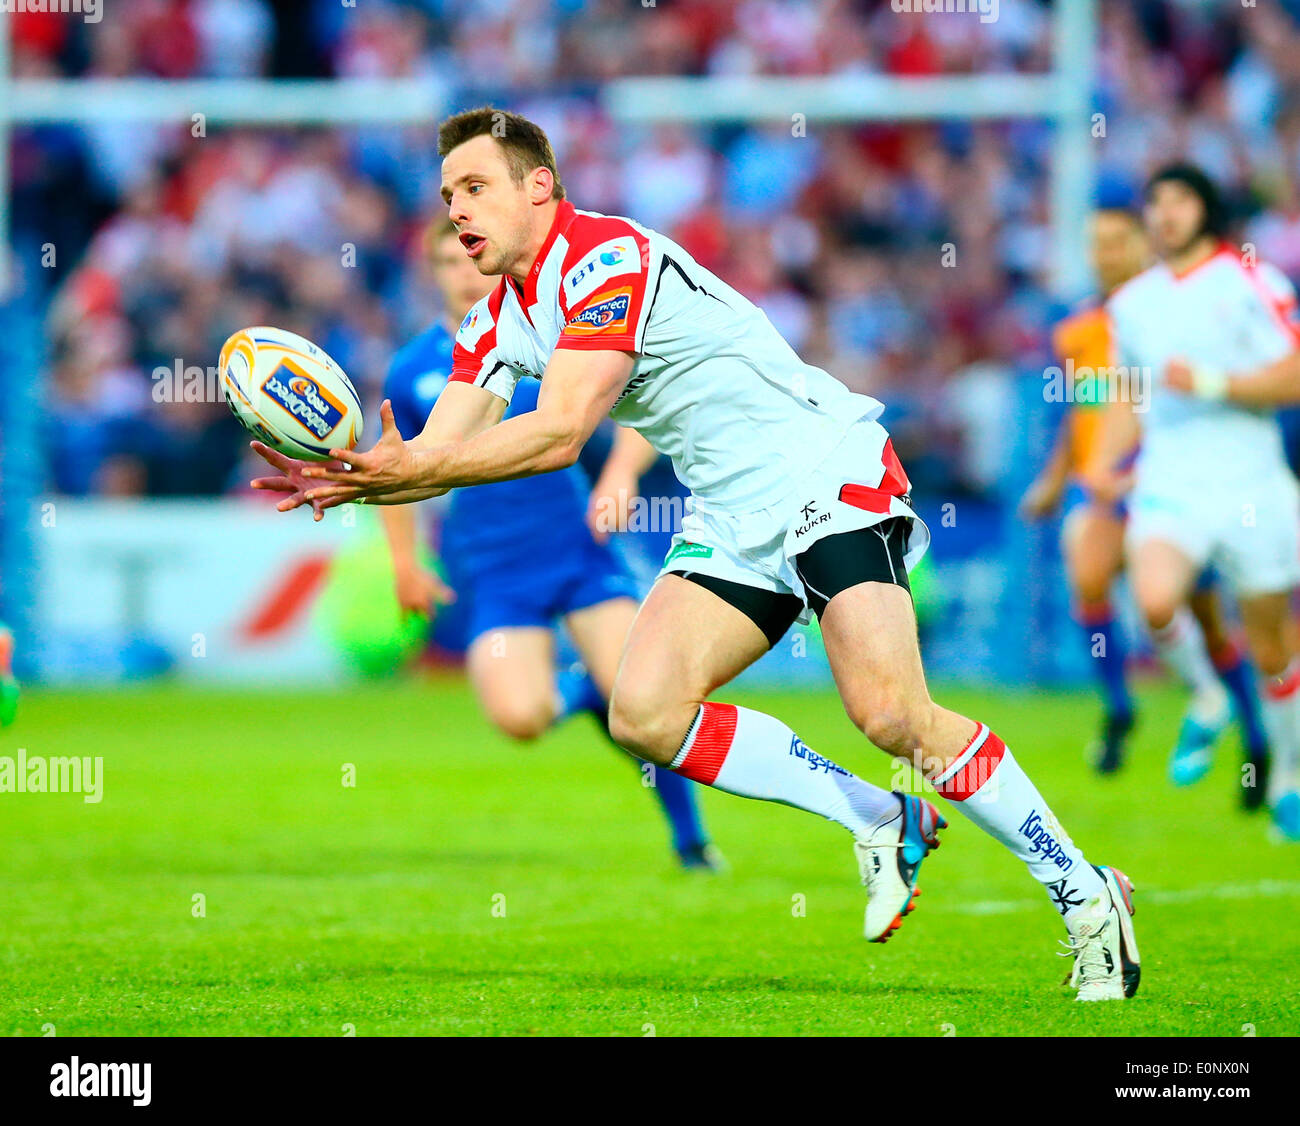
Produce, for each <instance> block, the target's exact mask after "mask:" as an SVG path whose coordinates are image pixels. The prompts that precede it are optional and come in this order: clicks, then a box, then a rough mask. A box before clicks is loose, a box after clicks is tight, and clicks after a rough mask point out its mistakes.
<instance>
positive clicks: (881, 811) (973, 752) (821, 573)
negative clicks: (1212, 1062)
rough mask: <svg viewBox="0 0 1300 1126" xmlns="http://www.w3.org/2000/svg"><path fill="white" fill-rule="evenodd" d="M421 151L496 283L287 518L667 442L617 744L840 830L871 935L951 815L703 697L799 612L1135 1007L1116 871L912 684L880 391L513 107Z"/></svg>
mask: <svg viewBox="0 0 1300 1126" xmlns="http://www.w3.org/2000/svg"><path fill="white" fill-rule="evenodd" d="M438 151H439V153H440V154H442V156H443V158H444V159H443V165H442V195H443V199H444V200H445V201H446V202H447V204H448V207H449V209H450V215H451V219H452V221H453V222H454V223H455V224H456V226H457V228H458V230H459V231H460V239H461V243H462V245H463V246H464V247H465V249H466V252H467V253H468V255H469V256H470V258H472V259H473V260H474V261H475V262H476V263H477V265H478V268H479V270H481V271H482V272H483V273H485V274H500V275H503V276H502V280H501V283H500V285H499V286H498V287H497V289H496V290H495V291H494V292H493V293H492V294H491V295H490V296H489V297H488V298H487V299H486V300H485V301H481V302H479V304H478V305H476V306H475V307H474V309H473V310H472V311H471V312H470V314H469V316H467V317H466V318H465V320H464V321H463V322H462V323H461V327H460V332H459V333H458V334H457V339H456V353H455V362H454V366H453V369H452V376H451V383H450V384H449V386H448V387H447V389H446V391H444V392H443V394H442V395H441V397H440V398H439V400H438V404H437V406H436V408H435V409H434V410H433V411H432V412H431V414H430V416H429V420H428V423H427V424H426V426H425V428H424V431H423V432H422V433H421V434H419V435H418V436H413V437H412V440H411V441H410V442H409V443H408V442H404V441H403V439H402V436H401V434H400V433H399V432H398V430H397V428H396V426H395V425H394V423H393V415H392V411H391V409H389V408H388V407H387V406H384V407H382V408H381V414H382V416H383V421H384V434H383V437H382V438H381V439H380V441H379V443H378V444H377V445H376V446H375V448H374V449H373V450H369V451H360V452H358V451H350V452H346V453H345V452H344V451H338V452H336V453H335V456H336V457H337V458H341V457H343V456H346V458H347V464H346V465H345V464H343V463H342V462H341V461H336V462H335V463H333V464H327V465H320V464H313V465H308V464H306V463H295V464H293V465H290V466H282V467H281V474H280V475H279V476H275V477H266V478H261V479H259V481H258V482H257V483H256V486H257V487H258V488H267V489H274V490H277V491H281V492H284V493H286V494H291V495H288V496H286V498H285V499H284V500H282V501H281V502H280V505H279V507H280V508H281V509H282V510H284V511H288V510H290V509H293V508H296V507H298V506H299V505H301V504H307V503H315V504H317V505H319V506H321V507H322V508H324V507H332V506H334V505H337V504H345V503H348V502H356V501H363V502H366V501H375V502H378V503H389V504H392V503H406V502H409V501H414V500H422V499H424V498H426V497H429V496H434V495H438V494H441V493H443V492H445V491H447V490H448V489H449V488H454V487H459V486H464V485H472V484H478V483H482V482H485V481H496V480H503V479H510V478H514V477H520V476H527V475H531V474H536V473H543V472H546V471H548V470H552V469H555V468H557V467H561V466H564V465H569V464H572V462H573V461H574V460H575V459H576V458H577V456H578V453H579V452H580V451H581V449H582V446H583V444H584V443H585V442H586V441H587V439H588V438H589V437H590V435H591V434H592V432H593V431H594V430H595V428H596V426H597V425H598V424H599V422H600V420H601V419H602V418H603V417H604V416H605V415H606V414H607V413H609V412H610V411H611V409H612V411H613V414H614V418H615V420H616V421H618V422H620V423H622V424H623V425H626V426H631V427H633V428H634V429H636V430H639V431H640V432H641V433H642V434H643V435H644V436H645V437H646V438H647V439H648V440H649V441H650V444H651V445H652V446H654V447H655V448H656V449H658V450H660V451H661V452H664V453H667V454H669V455H670V456H671V457H672V459H673V462H674V467H675V468H676V470H677V474H678V476H679V477H680V478H681V480H682V482H683V484H685V485H686V486H687V487H688V488H690V490H691V492H692V494H693V496H692V498H691V503H690V506H689V509H688V513H687V516H686V519H685V520H684V521H683V526H682V531H681V533H679V535H678V536H677V537H676V540H675V543H674V546H673V548H672V549H671V550H670V551H669V553H668V556H667V559H666V560H665V563H664V569H663V572H662V573H661V575H660V577H659V579H658V581H657V582H656V583H655V586H654V588H653V589H652V590H651V592H650V595H649V597H648V598H647V599H646V601H645V602H644V603H643V604H642V607H641V610H640V612H639V613H638V615H637V618H636V621H635V623H634V624H633V626H632V631H631V634H630V635H629V637H628V640H627V645H626V647H625V649H624V652H623V659H622V663H621V664H620V667H619V674H618V679H617V681H616V683H615V686H614V694H613V699H612V700H611V703H610V715H609V720H610V728H611V731H612V733H613V735H614V737H615V739H616V740H617V741H618V742H619V743H620V744H622V745H623V746H624V747H626V748H627V749H629V750H631V751H632V752H633V753H635V754H637V755H638V756H640V757H641V758H644V759H647V760H650V761H652V762H656V763H659V764H661V765H663V766H667V767H669V768H670V769H672V770H675V771H678V772H679V773H681V774H683V775H685V776H686V777H688V778H692V779H694V780H696V781H698V782H702V783H704V784H705V785H710V786H714V787H716V788H717V789H720V790H723V791H725V792H727V793H732V794H738V795H741V796H743V797H749V798H757V799H760V800H765V801H776V802H781V803H783V804H785V805H790V806H794V807H796V808H798V809H803V810H806V811H808V812H811V813H816V814H818V815H820V816H822V817H825V818H827V819H829V820H831V821H834V822H836V823H837V824H839V825H841V826H843V827H844V828H845V829H847V830H848V831H849V832H850V834H851V835H852V838H853V842H854V852H855V855H856V857H857V860H858V865H859V872H860V875H861V878H862V880H863V883H864V884H865V885H866V888H867V909H866V918H865V925H864V931H865V934H866V936H867V938H869V939H871V940H872V941H877V942H879V941H884V940H885V939H887V938H888V937H889V936H890V934H891V933H892V932H893V931H894V930H896V929H897V928H898V927H899V926H900V925H901V924H902V921H903V916H904V915H906V914H907V913H908V912H909V911H910V910H911V909H912V907H913V905H914V900H915V896H916V893H917V884H916V879H917V873H918V871H919V868H920V865H921V862H922V861H923V860H924V859H925V857H926V855H927V854H928V853H929V852H930V850H931V849H933V848H934V847H936V846H937V844H938V836H937V834H938V831H939V829H940V828H942V827H943V826H944V825H945V824H946V822H945V821H944V820H943V818H942V817H940V815H939V812H938V810H936V809H935V808H934V806H933V805H931V804H930V803H929V802H928V801H926V800H924V799H923V798H920V797H917V796H914V795H908V794H899V793H889V792H888V791H885V790H881V789H880V788H878V787H876V786H873V785H871V784H870V783H868V782H865V781H863V780H862V779H861V778H858V777H856V776H855V775H854V774H852V773H850V772H849V771H848V770H846V769H844V768H843V767H841V766H839V765H837V764H835V763H833V762H831V761H830V760H829V759H827V758H825V757H824V756H822V755H819V754H817V753H816V752H815V751H814V750H813V749H812V748H810V747H808V746H807V745H806V744H805V743H804V742H803V741H802V740H801V739H800V738H799V736H798V735H796V734H795V733H794V732H793V731H792V730H791V729H790V728H789V727H787V726H786V725H785V724H784V723H782V722H781V721H780V720H778V719H776V718H775V717H773V716H770V715H767V714H765V713H763V712H759V711H756V710H754V709H751V708H746V707H740V706H737V705H735V704H726V703H720V702H717V701H714V700H711V699H710V698H709V697H710V696H711V695H712V693H713V692H714V691H715V690H716V689H718V688H720V687H722V686H723V685H724V684H726V683H727V682H728V681H730V680H731V679H732V678H733V677H734V676H736V675H737V674H738V673H740V672H741V671H742V670H743V669H744V668H746V667H747V666H748V665H750V664H751V663H752V662H753V661H755V660H757V659H758V658H759V657H761V656H762V655H763V654H764V653H765V652H766V651H767V650H768V649H769V648H770V647H771V646H772V645H774V644H775V643H776V642H777V641H778V640H780V638H781V637H782V636H783V635H784V633H785V632H786V630H787V629H788V628H789V626H790V625H791V623H792V622H793V621H794V620H795V618H796V617H797V616H801V615H805V614H807V613H810V612H811V613H816V614H817V615H818V616H819V617H820V619H821V626H822V636H823V638H824V640H825V643H826V651H827V655H828V656H829V658H830V663H831V668H832V671H833V673H834V676H835V682H836V686H837V687H838V689H839V693H840V696H841V698H842V700H843V702H844V706H845V709H846V711H847V712H848V715H849V717H850V718H851V720H852V721H853V723H854V725H855V726H856V727H857V728H858V729H859V730H860V731H862V732H863V733H864V734H865V735H866V736H867V737H868V738H869V739H870V740H871V741H872V742H873V743H875V744H876V745H877V746H879V747H880V748H882V749H883V750H885V751H886V752H888V753H889V754H890V755H893V756H895V757H896V758H898V759H899V760H901V761H903V762H906V763H910V764H912V765H914V766H915V767H916V768H917V769H919V770H921V771H923V772H924V773H925V775H926V776H927V777H928V778H929V779H930V780H931V782H932V783H933V784H934V786H935V788H936V789H937V790H938V792H939V793H940V794H941V795H942V796H944V797H945V798H946V799H947V800H949V801H951V802H953V803H954V807H955V808H957V809H959V810H961V811H962V812H963V813H964V814H965V815H966V816H968V817H969V818H970V819H971V820H972V821H974V822H975V823H976V824H977V825H978V826H979V827H980V828H982V829H984V830H985V831H986V832H988V833H989V834H990V835H991V836H993V837H994V838H995V839H996V840H997V841H999V842H1000V843H1002V844H1003V845H1004V846H1005V847H1006V848H1007V849H1008V850H1009V851H1010V852H1011V853H1012V854H1013V855H1014V856H1016V857H1017V858H1019V859H1020V860H1021V861H1023V862H1024V863H1025V865H1026V866H1027V868H1028V869H1029V872H1030V875H1031V876H1032V877H1033V878H1034V879H1035V880H1037V881H1038V882H1039V883H1040V884H1041V885H1042V886H1043V889H1044V891H1045V892H1046V893H1047V895H1048V897H1049V901H1050V902H1051V904H1052V905H1053V907H1054V908H1055V909H1056V911H1057V912H1058V913H1059V914H1060V915H1061V916H1062V918H1063V920H1064V923H1065V926H1066V929H1067V933H1068V935H1069V942H1068V946H1069V949H1070V953H1071V954H1072V955H1073V971H1072V973H1071V977H1070V981H1071V983H1072V984H1073V985H1075V986H1077V988H1078V993H1077V997H1078V999H1079V1000H1082V1001H1103V1000H1123V999H1124V998H1125V997H1127V996H1132V994H1133V993H1134V992H1135V991H1136V990H1137V987H1138V981H1139V977H1140V972H1141V967H1140V964H1139V960H1138V951H1137V944H1136V939H1135V936H1134V932H1133V923H1132V909H1133V905H1132V899H1131V884H1130V883H1129V881H1128V880H1127V878H1126V877H1125V876H1124V875H1123V874H1122V873H1121V872H1119V871H1118V870H1116V869H1112V868H1104V867H1102V868H1099V867H1095V866H1094V865H1092V864H1091V863H1089V861H1088V860H1087V859H1086V858H1085V857H1084V855H1083V853H1082V852H1081V851H1080V850H1079V848H1078V847H1077V846H1076V845H1075V844H1074V842H1073V841H1072V840H1071V839H1070V837H1069V835H1068V834H1067V833H1066V831H1065V829H1064V828H1063V827H1062V826H1061V824H1060V822H1059V821H1058V820H1057V818H1056V816H1055V815H1054V814H1053V812H1052V810H1051V808H1050V807H1049V806H1048V804H1047V802H1046V801H1045V800H1044V799H1043V797H1042V795H1041V794H1040V793H1039V792H1038V790H1037V788H1036V787H1035V786H1034V784H1033V783H1032V782H1031V781H1030V779H1029V777H1028V775H1027V774H1026V773H1025V771H1024V770H1023V769H1022V768H1021V766H1020V764H1019V763H1018V762H1017V761H1016V759H1015V757H1014V756H1013V755H1012V753H1011V752H1010V751H1009V750H1008V749H1007V747H1006V745H1005V744H1004V743H1003V742H1002V740H1001V739H999V738H998V737H997V736H996V735H995V734H993V733H992V732H991V731H990V730H989V729H988V728H987V727H986V726H985V725H984V724H982V723H977V722H975V721H973V720H970V719H967V718H966V717H964V716H961V715H958V714H957V713H955V712H952V711H949V710H948V709H946V708H942V707H940V706H939V705H938V704H936V703H935V702H934V701H933V700H932V699H931V697H930V694H929V691H928V689H927V688H926V684H925V677H924V673H923V671H922V668H921V658H920V653H919V650H918V644H917V637H916V618H915V615H914V613H913V609H912V601H911V597H910V591H909V587H908V581H907V568H908V567H909V566H911V565H913V564H914V563H915V562H916V561H917V559H919V558H920V556H921V555H922V553H923V552H924V551H925V549H926V546H927V544H928V542H929V532H928V529H927V528H926V527H925V525H924V524H923V523H922V522H921V521H920V520H919V519H918V518H917V517H916V514H915V513H914V512H913V510H912V506H911V502H910V499H909V496H908V494H909V491H910V488H911V486H910V484H909V483H908V480H907V475H906V474H905V473H904V471H903V467H902V466H901V465H900V464H899V461H898V458H897V457H896V456H895V454H894V450H893V445H892V443H891V442H890V440H889V435H888V434H887V433H886V432H885V430H884V429H883V428H882V427H881V425H880V424H879V422H878V421H877V419H878V418H879V416H880V414H881V412H882V411H883V409H884V407H883V405H882V404H881V403H879V402H877V401H876V400H875V399H872V398H869V397H867V396H865V395H857V394H854V393H852V392H850V391H849V389H848V388H847V387H845V386H844V384H842V383H840V382H839V381H838V380H836V379H834V378H832V377H831V376H830V375H828V374H827V373H826V372H824V371H822V370H820V369H818V368H814V367H811V366H809V365H807V364H805V363H803V362H802V361H801V360H800V359H799V357H798V356H796V355H795V353H794V351H793V350H792V349H791V348H790V346H789V345H788V344H787V343H786V342H785V340H783V339H782V338H781V336H780V335H779V334H778V333H777V331H776V330H775V329H774V328H773V327H772V324H771V322H770V321H769V320H768V319H767V317H766V316H764V315H763V313H762V312H761V311H760V310H759V309H758V308H757V307H756V306H755V305H754V304H753V303H752V302H750V301H749V300H747V299H746V298H745V297H743V296H742V295H741V294H740V293H738V292H737V291H736V290H734V289H732V288H731V286H729V285H727V284H726V282H724V281H722V279H721V278H719V277H717V276H716V275H715V274H713V273H711V272H710V271H708V270H706V269H705V268H704V267H702V266H700V265H699V263H697V262H696V261H695V260H694V259H693V258H692V257H691V255H690V254H688V253H687V252H686V251H685V250H684V249H683V248H682V247H680V246H678V245H677V244H676V243H674V242H673V241H672V240H671V239H668V238H665V237H664V236H663V235H661V234H659V233H657V232H655V231H650V230H647V229H646V228H644V227H641V226H639V225H638V224H636V223H634V222H632V221H631V220H628V219H622V218H616V217H611V216H604V215H597V214H594V213H591V212H583V211H578V210H577V209H576V208H575V207H574V206H573V205H572V204H571V203H569V201H568V200H567V199H565V198H564V188H563V186H562V185H561V183H560V178H559V173H558V171H557V169H556V165H555V155H554V153H553V152H552V150H551V146H550V142H549V141H548V140H547V138H546V135H545V133H543V132H542V130H541V129H539V128H538V127H537V126H536V125H535V124H533V123H532V122H530V121H528V120H527V119H525V118H522V117H519V116H518V115H516V114H512V113H507V112H504V111H500V110H495V109H492V108H490V107H484V108H482V109H477V110H469V111H467V112H465V113H462V114H457V115H456V116H455V117H452V118H449V119H448V120H446V121H444V122H443V123H442V125H441V127H440V129H439V134H438ZM528 373H533V374H537V375H542V376H543V379H542V390H541V395H540V397H539V400H538V406H537V409H536V410H535V411H531V412H528V413H526V414H523V415H520V416H518V417H516V418H508V419H505V420H504V421H502V415H503V414H504V412H505V410H506V405H507V403H508V401H509V399H510V397H511V395H512V394H513V392H514V386H515V383H516V382H517V381H518V379H519V378H520V376H521V374H528ZM255 448H256V447H255ZM261 449H262V450H264V449H265V447H261ZM273 463H274V462H273ZM971 890H972V892H975V891H976V889H974V888H972V889H971Z"/></svg>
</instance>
